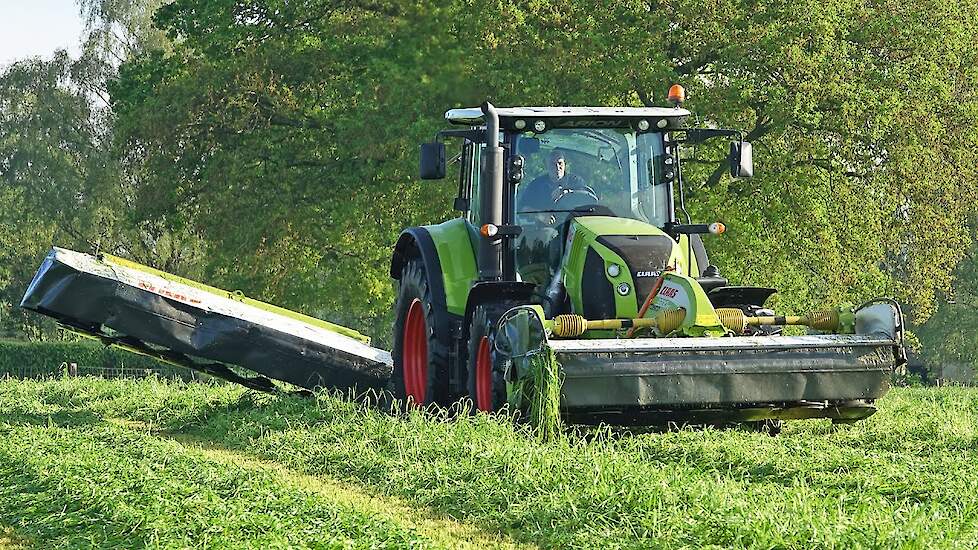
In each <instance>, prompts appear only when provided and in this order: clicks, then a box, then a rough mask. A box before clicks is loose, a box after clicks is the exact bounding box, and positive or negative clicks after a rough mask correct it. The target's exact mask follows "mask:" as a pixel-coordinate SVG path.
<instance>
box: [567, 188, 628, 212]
mask: <svg viewBox="0 0 978 550" xmlns="http://www.w3.org/2000/svg"><path fill="white" fill-rule="evenodd" d="M554 206H555V208H556V209H557V210H567V211H569V212H570V216H569V217H575V216H582V215H588V214H590V215H594V216H614V215H615V213H614V212H612V211H611V209H610V208H608V207H607V206H605V205H603V204H600V199H598V194H597V193H595V192H594V189H592V188H591V187H590V186H587V185H585V186H584V187H568V188H566V189H560V190H559V191H558V194H557V196H556V198H555V199H554Z"/></svg>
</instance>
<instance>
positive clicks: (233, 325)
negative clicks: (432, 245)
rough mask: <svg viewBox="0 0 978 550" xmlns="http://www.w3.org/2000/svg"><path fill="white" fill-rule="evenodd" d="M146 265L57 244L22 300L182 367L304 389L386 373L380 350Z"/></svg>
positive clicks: (377, 381) (366, 383) (342, 385)
mask: <svg viewBox="0 0 978 550" xmlns="http://www.w3.org/2000/svg"><path fill="white" fill-rule="evenodd" d="M150 271H152V270H149V268H147V271H146V272H144V271H140V270H138V269H133V268H131V267H126V266H124V265H119V264H115V263H111V262H105V261H101V260H99V259H96V258H95V257H93V256H89V255H87V254H81V253H78V252H72V251H70V250H64V249H58V248H55V249H53V250H52V251H51V253H50V254H48V256H47V258H45V260H44V263H43V264H42V265H41V267H40V269H39V270H38V272H37V274H36V275H35V277H34V280H33V282H31V285H30V287H29V288H28V290H27V293H26V294H25V295H24V298H23V300H22V301H21V307H22V308H25V309H29V310H32V311H35V312H38V313H41V314H43V315H48V316H50V317H54V318H55V319H57V320H58V321H60V322H61V323H62V324H65V325H67V326H69V327H71V328H72V329H74V330H77V331H80V332H83V333H87V334H90V335H93V336H97V337H100V338H101V339H102V340H103V341H106V342H109V343H111V342H119V343H120V344H122V346H123V347H126V348H128V349H136V350H140V351H142V352H149V351H151V350H154V349H160V348H162V349H165V350H169V352H168V353H167V354H166V357H168V358H170V360H178V362H179V363H181V364H187V365H193V364H194V362H193V361H191V360H189V358H188V360H187V361H183V360H179V358H180V357H181V356H189V357H192V358H203V359H208V360H211V361H218V362H221V363H227V364H231V365H237V366H240V367H244V368H245V369H248V370H251V371H254V372H256V373H260V374H262V375H265V376H267V377H269V378H272V379H275V380H281V381H285V382H289V383H292V384H295V385H296V386H300V387H303V388H308V389H316V388H320V387H326V388H335V389H351V388H354V387H356V388H357V389H359V390H363V389H369V388H375V389H380V388H383V387H384V386H385V385H386V382H387V380H388V378H389V377H390V370H391V360H390V354H389V353H388V352H386V351H383V350H379V349H376V348H372V347H370V346H369V345H367V344H365V343H364V342H361V341H359V340H357V339H355V338H351V337H349V336H345V335H343V334H339V333H336V332H332V331H329V330H326V329H324V328H323V327H321V326H316V325H314V324H310V323H306V322H303V321H302V320H301V319H296V318H292V317H288V316H283V315H280V314H276V313H275V312H273V311H269V310H268V309H261V308H259V307H255V306H254V305H249V304H247V303H244V302H242V301H241V300H240V299H239V300H236V299H234V294H233V293H226V294H227V296H220V295H217V294H214V293H212V292H208V291H204V290H201V288H200V287H203V285H200V286H199V287H198V286H190V285H188V284H184V283H182V282H180V281H179V280H178V278H176V277H162V276H160V275H165V274H159V275H156V274H153V273H151V272H150ZM269 309H271V308H269ZM153 355H156V354H153ZM202 370H205V371H206V372H209V373H211V374H215V372H212V370H208V369H202ZM217 374H218V375H219V376H220V375H221V374H220V371H219V372H218V373H217ZM234 381H236V382H240V380H234Z"/></svg>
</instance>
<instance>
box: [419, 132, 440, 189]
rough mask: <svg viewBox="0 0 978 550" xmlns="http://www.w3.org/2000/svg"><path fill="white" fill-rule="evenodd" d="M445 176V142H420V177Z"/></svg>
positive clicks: (424, 178)
mask: <svg viewBox="0 0 978 550" xmlns="http://www.w3.org/2000/svg"><path fill="white" fill-rule="evenodd" d="M444 177H445V144H444V143H442V142H440V141H436V142H434V143H422V144H421V179H423V180H440V179H442V178H444Z"/></svg>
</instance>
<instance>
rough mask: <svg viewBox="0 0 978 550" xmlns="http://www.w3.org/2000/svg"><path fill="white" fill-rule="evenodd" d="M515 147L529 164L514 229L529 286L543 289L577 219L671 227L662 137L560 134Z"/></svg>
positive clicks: (609, 131) (525, 137)
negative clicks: (565, 232) (562, 237)
mask: <svg viewBox="0 0 978 550" xmlns="http://www.w3.org/2000/svg"><path fill="white" fill-rule="evenodd" d="M514 145H515V147H514V149H515V151H516V154H518V155H520V156H522V157H523V161H524V176H523V180H522V181H521V182H520V183H519V185H518V186H517V189H516V204H515V206H516V208H515V210H516V212H515V213H516V216H515V221H516V223H517V224H519V225H521V226H523V234H522V235H521V236H520V237H519V238H518V239H517V243H516V249H517V270H518V271H519V272H521V275H522V276H523V279H524V280H527V278H530V279H534V282H538V283H544V279H546V278H548V277H549V276H550V275H552V273H553V272H554V271H555V270H556V268H557V264H558V263H559V261H560V249H561V243H560V242H559V239H557V237H558V235H559V232H560V231H561V227H562V225H563V224H564V222H565V221H566V220H567V218H568V217H569V216H570V215H571V212H584V213H587V214H591V215H596V216H616V217H620V218H631V219H634V220H639V221H642V222H645V223H648V224H651V225H655V226H657V227H662V226H664V225H665V223H666V222H667V221H668V212H669V208H668V204H666V199H667V196H668V195H667V191H666V185H664V183H665V181H664V178H663V176H662V173H663V170H662V168H663V166H664V162H663V161H664V159H665V153H664V147H663V134H662V133H660V132H649V133H637V132H635V131H634V130H632V129H626V128H620V129H617V128H604V129H554V130H550V131H548V132H546V133H543V134H533V133H532V132H528V133H524V134H520V135H518V136H516V138H515V140H514ZM534 266H535V267H534ZM537 272H539V273H537ZM544 284H545V283H544Z"/></svg>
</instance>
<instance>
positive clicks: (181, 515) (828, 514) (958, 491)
mask: <svg viewBox="0 0 978 550" xmlns="http://www.w3.org/2000/svg"><path fill="white" fill-rule="evenodd" d="M976 420H978V392H976V391H975V390H970V389H964V388H921V389H905V388H900V389H895V390H893V391H892V392H891V393H890V394H889V395H888V396H887V397H886V398H885V399H884V400H883V401H882V402H881V410H880V412H879V413H878V414H877V415H876V416H874V417H871V418H870V419H868V420H867V421H864V422H862V423H859V424H856V425H853V426H844V427H836V428H833V427H832V426H831V425H830V424H829V423H828V422H826V421H801V422H795V423H790V424H788V426H787V427H786V429H785V431H784V432H783V433H782V434H781V435H780V436H778V437H774V438H772V437H769V436H767V435H765V434H762V433H754V432H748V431H737V430H712V429H707V430H682V431H675V432H669V433H648V434H630V433H619V432H612V431H608V430H599V431H596V432H590V433H575V434H569V435H567V436H566V437H564V438H561V439H560V440H559V441H557V442H555V443H541V442H538V441H537V440H536V439H535V438H533V437H530V436H529V435H528V434H527V433H526V432H525V431H524V429H523V428H521V427H519V426H514V425H512V424H511V423H509V422H506V421H500V420H496V419H492V418H487V417H485V416H483V415H480V416H477V417H471V418H462V419H457V420H445V419H439V418H432V417H430V416H426V415H422V414H418V413H412V414H411V415H408V416H406V417H394V416H390V415H387V414H384V413H381V412H378V411H375V410H371V409H367V408H364V407H361V406H358V405H355V404H352V403H349V402H347V401H344V400H342V399H336V398H331V397H330V398H321V399H320V400H318V401H316V400H312V399H304V398H292V397H271V396H267V395H257V394H254V393H251V392H247V391H245V390H243V389H239V388H237V387H233V386H207V385H183V384H181V383H176V382H169V383H167V382H159V381H155V380H145V381H141V382H135V381H122V380H114V381H105V380H96V379H85V378H80V379H65V380H52V381H43V382H34V381H14V380H7V381H0V548H31V547H36V548H49V547H80V548H84V547H100V548H101V547H112V546H116V547H125V548H131V547H138V546H144V545H149V546H154V547H156V546H162V547H186V546H207V547H241V546H251V547H262V548H264V547H296V546H309V547H364V548H366V547H371V548H373V547H424V548H428V547H432V548H459V547H478V548H495V547H507V546H508V547H534V546H541V547H580V548H585V547H586V548H592V547H622V548H649V547H652V548H704V547H715V548H727V547H733V548H739V547H750V548H877V547H902V548H917V547H937V548H975V547H976V546H978V466H976V465H978V439H976Z"/></svg>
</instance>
